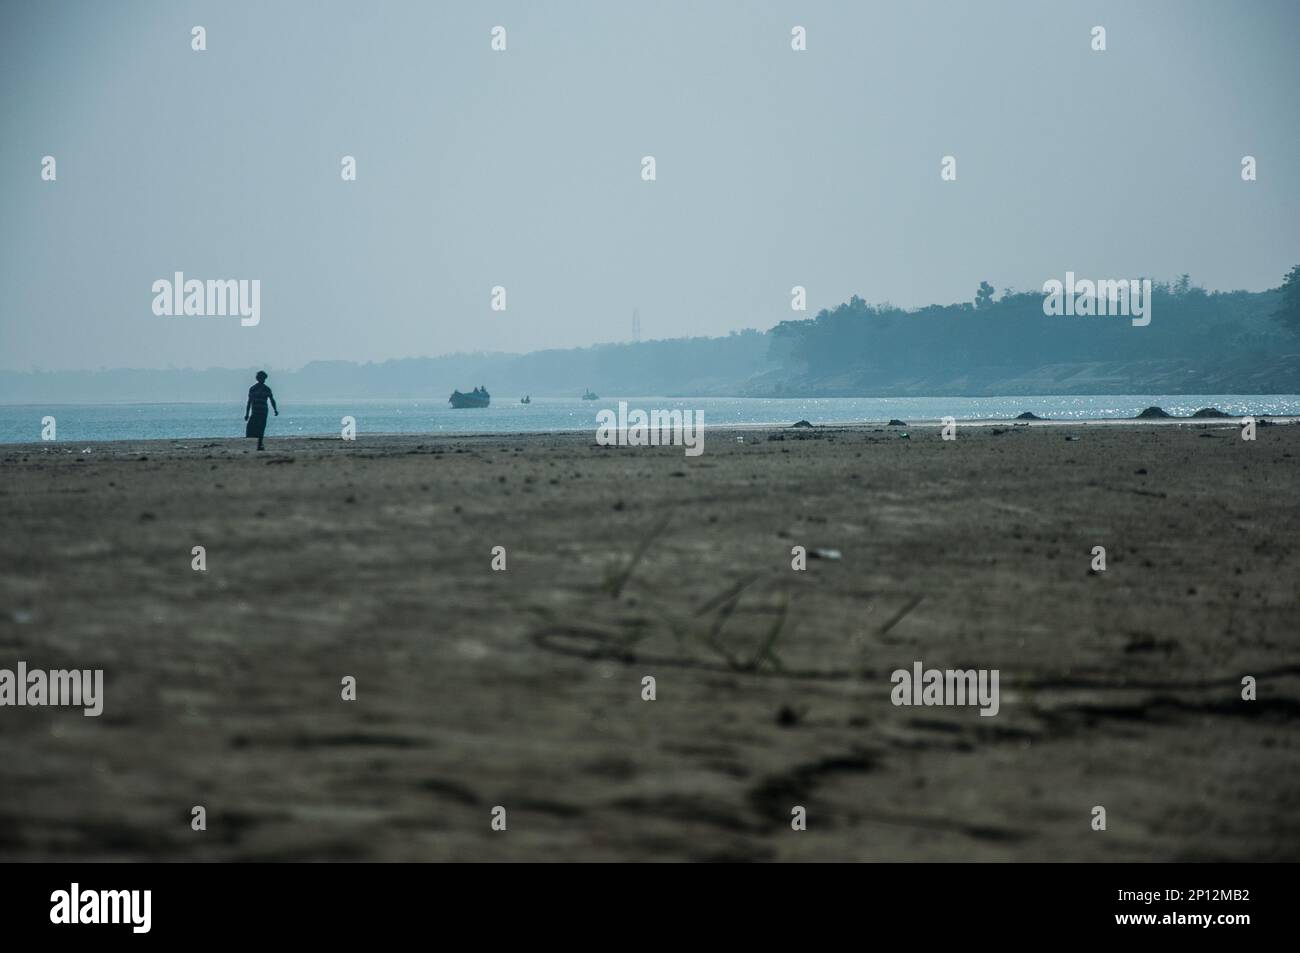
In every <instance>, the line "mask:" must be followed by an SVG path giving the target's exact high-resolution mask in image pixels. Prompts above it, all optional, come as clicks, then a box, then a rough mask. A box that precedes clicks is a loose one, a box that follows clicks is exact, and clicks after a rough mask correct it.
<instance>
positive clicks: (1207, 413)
mask: <svg viewBox="0 0 1300 953" xmlns="http://www.w3.org/2000/svg"><path fill="white" fill-rule="evenodd" d="M1192 416H1193V417H1231V416H1232V414H1225V413H1224V412H1223V411H1221V410H1220V409H1219V408H1218V407H1202V408H1201V409H1200V410H1198V411H1197V412H1196V413H1194V414H1192Z"/></svg>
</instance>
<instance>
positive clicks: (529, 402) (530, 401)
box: [519, 394, 533, 404]
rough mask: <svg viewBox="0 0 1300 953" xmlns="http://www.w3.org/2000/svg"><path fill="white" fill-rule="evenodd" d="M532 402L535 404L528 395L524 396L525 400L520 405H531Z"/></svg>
mask: <svg viewBox="0 0 1300 953" xmlns="http://www.w3.org/2000/svg"><path fill="white" fill-rule="evenodd" d="M532 402H533V399H532V398H531V397H529V396H528V395H527V394H524V399H523V400H521V401H520V402H519V403H521V404H531V403H532Z"/></svg>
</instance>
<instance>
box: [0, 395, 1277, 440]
mask: <svg viewBox="0 0 1300 953" xmlns="http://www.w3.org/2000/svg"><path fill="white" fill-rule="evenodd" d="M277 399H279V402H280V416H279V417H275V416H272V417H271V419H270V422H269V424H268V426H267V437H268V439H272V440H273V439H275V438H276V437H277V436H280V437H291V436H292V437H307V436H338V435H339V433H340V432H341V427H342V424H341V421H342V419H343V418H344V417H354V418H356V429H357V435H358V437H362V436H364V435H365V434H385V433H427V434H458V433H460V434H463V433H539V432H545V431H554V430H591V431H593V433H594V431H595V428H596V414H597V413H599V412H600V411H601V410H602V409H609V410H613V411H614V412H615V413H617V410H618V402H619V401H620V400H624V401H627V403H628V408H629V410H635V409H641V410H645V411H650V410H693V411H696V412H702V413H703V415H704V416H703V420H704V424H705V426H706V427H713V426H718V427H727V426H729V427H735V426H751V425H764V424H767V425H771V424H777V425H789V424H792V423H794V422H795V421H797V420H808V421H810V422H812V423H814V424H838V423H864V422H873V421H876V422H883V421H887V420H889V419H890V418H895V417H896V418H898V419H900V420H904V421H907V422H909V423H912V422H915V421H919V420H931V421H933V420H939V419H941V418H943V417H946V416H951V417H955V418H956V419H957V420H995V419H1010V418H1012V417H1015V416H1016V415H1018V414H1020V413H1022V412H1023V411H1026V410H1028V411H1033V412H1034V413H1035V414H1037V415H1038V416H1040V417H1046V418H1051V419H1055V420H1076V421H1083V420H1108V419H1116V418H1124V417H1132V416H1134V415H1135V414H1136V413H1138V411H1140V410H1142V409H1143V408H1146V407H1150V406H1153V405H1154V406H1158V407H1163V408H1164V409H1165V410H1166V411H1168V412H1169V413H1171V414H1175V415H1188V414H1191V413H1192V412H1193V411H1196V410H1198V409H1200V408H1202V407H1217V408H1219V409H1220V410H1223V411H1225V412H1227V413H1230V414H1252V415H1256V416H1261V415H1265V414H1268V415H1275V416H1292V415H1300V395H1295V394H1253V395H1235V394H1203V395H1187V394H1180V395H1177V396H1170V395H1167V394H1164V395H1162V394H1131V395H1122V396H1115V395H1107V396H1095V397H1087V396H1070V397H1063V396H1056V397H1052V396H1041V397H889V398H885V397H827V398H790V399H785V398H783V399H767V398H746V397H700V398H677V397H674V398H668V397H634V396H620V395H613V396H609V397H602V399H600V400H595V401H583V400H578V399H576V398H562V397H553V398H548V397H534V398H533V399H532V403H531V404H521V403H519V395H515V396H500V397H497V396H494V397H493V399H492V406H491V407H487V408H484V409H472V410H453V409H452V408H451V407H449V406H448V404H447V401H446V399H445V398H438V399H435V398H429V399H407V400H397V399H394V400H382V399H381V400H339V401H308V402H301V403H299V402H295V401H294V400H293V398H292V397H290V396H288V395H286V396H284V397H283V398H277ZM47 416H52V417H54V418H55V422H56V424H55V425H56V431H55V439H56V440H59V441H69V442H73V443H91V442H95V441H104V440H154V439H170V438H184V437H216V438H229V437H243V435H244V400H243V395H242V394H241V395H239V399H238V400H234V401H231V402H230V403H187V404H129V403H122V404H40V405H36V404H0V443H33V442H37V441H40V440H41V430H42V422H41V421H42V418H44V417H47Z"/></svg>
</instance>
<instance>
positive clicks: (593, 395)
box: [582, 387, 600, 400]
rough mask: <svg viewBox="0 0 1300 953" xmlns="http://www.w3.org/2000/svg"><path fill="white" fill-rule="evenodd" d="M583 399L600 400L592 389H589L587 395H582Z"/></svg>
mask: <svg viewBox="0 0 1300 953" xmlns="http://www.w3.org/2000/svg"><path fill="white" fill-rule="evenodd" d="M582 399H583V400H600V398H599V397H597V396H596V394H595V392H594V391H592V389H591V388H590V387H589V388H587V393H585V394H583V395H582Z"/></svg>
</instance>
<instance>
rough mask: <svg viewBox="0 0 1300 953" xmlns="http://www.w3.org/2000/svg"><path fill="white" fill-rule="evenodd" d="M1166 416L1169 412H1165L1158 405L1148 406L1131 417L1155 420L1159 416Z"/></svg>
mask: <svg viewBox="0 0 1300 953" xmlns="http://www.w3.org/2000/svg"><path fill="white" fill-rule="evenodd" d="M1168 416H1169V414H1167V413H1165V412H1164V410H1162V409H1161V408H1159V407H1148V408H1147V409H1146V410H1144V411H1142V413H1140V414H1138V415H1137V416H1136V417H1134V418H1133V419H1134V420H1155V419H1158V418H1161V417H1168Z"/></svg>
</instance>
